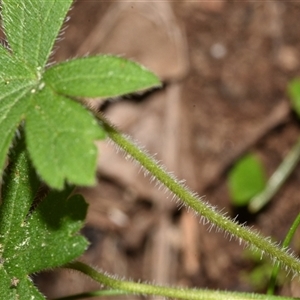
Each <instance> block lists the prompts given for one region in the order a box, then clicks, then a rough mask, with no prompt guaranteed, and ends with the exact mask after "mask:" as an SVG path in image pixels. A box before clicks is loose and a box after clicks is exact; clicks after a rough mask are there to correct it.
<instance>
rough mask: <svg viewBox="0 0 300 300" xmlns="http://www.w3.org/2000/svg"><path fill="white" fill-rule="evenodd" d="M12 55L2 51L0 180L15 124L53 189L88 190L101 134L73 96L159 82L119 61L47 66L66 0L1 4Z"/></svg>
mask: <svg viewBox="0 0 300 300" xmlns="http://www.w3.org/2000/svg"><path fill="white" fill-rule="evenodd" d="M1 3H2V6H1V8H2V10H1V18H2V25H3V29H4V31H5V33H6V37H7V41H8V47H9V50H8V49H6V48H5V47H4V46H2V45H0V66H1V68H0V136H1V139H0V175H1V172H2V170H3V167H4V162H5V159H6V156H7V153H8V149H9V147H10V146H11V144H12V140H13V138H14V135H15V133H16V130H17V128H18V127H19V126H20V124H22V126H23V124H25V136H26V146H27V149H28V153H29V156H30V158H31V160H32V162H33V165H34V167H35V168H36V171H37V173H38V174H39V176H40V177H41V178H42V179H43V180H44V181H45V182H46V183H47V184H48V185H49V186H51V187H52V188H56V189H59V190H60V189H63V187H64V185H65V183H66V182H68V183H71V184H76V185H93V184H94V183H95V171H96V160H97V151H96V146H95V141H96V140H99V139H103V138H105V131H104V130H103V128H102V127H101V126H100V125H99V124H98V122H97V121H96V120H95V118H94V116H93V115H92V114H91V113H90V112H89V111H88V110H87V108H86V107H84V106H83V105H82V104H79V103H76V102H75V100H74V99H70V97H72V98H76V97H77V98H78V97H88V98H97V97H114V96H118V95H121V94H126V93H131V92H134V91H140V90H143V89H146V88H150V87H153V86H159V85H160V83H159V80H158V78H157V77H156V76H155V75H153V74H152V73H151V72H149V71H148V70H146V69H144V68H143V67H141V66H139V65H137V64H136V63H134V62H130V61H127V60H125V59H123V58H120V57H112V56H105V55H103V56H96V57H90V58H88V57H87V58H81V59H74V60H70V61H67V62H63V63H60V64H57V65H54V66H52V67H50V68H48V69H47V68H46V64H47V62H48V60H49V56H50V54H51V50H52V47H53V44H54V42H55V38H56V37H57V35H58V33H59V30H60V28H61V26H62V24H63V21H64V18H65V15H66V14H67V12H68V10H69V8H70V6H71V4H72V1H71V0H64V1H59V0H50V1H41V0H26V1H25V0H2V2H1Z"/></svg>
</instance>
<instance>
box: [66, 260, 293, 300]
mask: <svg viewBox="0 0 300 300" xmlns="http://www.w3.org/2000/svg"><path fill="white" fill-rule="evenodd" d="M64 267H66V268H69V269H73V270H77V271H79V272H82V273H84V274H86V275H88V276H89V277H91V278H93V279H94V280H96V281H97V282H99V283H101V284H104V285H105V286H107V287H110V288H112V289H116V290H123V291H128V292H129V293H131V294H138V295H157V296H163V297H170V298H176V299H187V300H228V299H231V300H266V297H268V300H291V299H292V298H289V297H279V296H266V295H261V294H250V293H237V292H227V291H226V292H225V291H216V290H207V289H187V288H172V287H163V286H158V285H152V284H145V283H135V282H132V281H123V280H119V279H116V278H113V277H112V276H108V275H106V274H104V273H102V272H98V271H96V270H94V269H93V268H91V267H90V266H88V265H86V264H84V263H82V262H72V263H69V264H67V265H65V266H64Z"/></svg>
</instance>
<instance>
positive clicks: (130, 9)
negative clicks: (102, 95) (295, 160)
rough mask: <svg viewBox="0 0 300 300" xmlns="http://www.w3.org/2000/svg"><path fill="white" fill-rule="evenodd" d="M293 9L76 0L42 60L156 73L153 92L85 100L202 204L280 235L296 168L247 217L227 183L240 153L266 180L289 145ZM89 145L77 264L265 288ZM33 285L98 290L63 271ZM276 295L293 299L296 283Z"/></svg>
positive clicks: (284, 5)
mask: <svg viewBox="0 0 300 300" xmlns="http://www.w3.org/2000/svg"><path fill="white" fill-rule="evenodd" d="M299 15H300V2H286V1H276V0H274V1H270V2H264V1H246V0H245V1H225V0H224V1H222V0H219V1H185V0H181V1H144V2H138V1H100V0H99V1H89V0H81V1H75V2H74V7H73V9H72V11H71V12H70V13H69V16H70V20H69V21H68V22H67V23H66V27H65V30H64V35H63V36H62V37H63V38H62V39H60V40H59V41H58V42H57V45H56V48H57V50H56V52H55V55H54V56H53V61H57V62H59V61H61V60H65V59H70V58H74V57H81V56H85V55H89V54H107V53H110V54H117V55H121V56H123V57H126V58H129V59H133V60H135V61H137V62H139V63H141V64H143V65H145V66H146V67H147V68H149V69H151V70H152V71H154V72H155V73H156V74H157V75H158V76H159V77H160V78H161V80H162V82H163V83H164V85H163V88H162V89H160V90H153V91H150V92H147V93H145V94H138V95H129V96H126V97H122V98H118V99H105V100H104V99H97V100H94V101H92V102H91V103H92V104H93V106H94V107H96V108H97V109H100V110H102V111H103V112H104V113H105V115H106V116H107V117H108V118H109V119H110V120H111V121H112V122H113V123H115V124H116V125H117V126H118V127H119V128H120V130H122V131H123V132H124V133H126V134H129V135H131V136H132V137H133V138H134V139H136V140H138V142H139V144H140V145H142V146H143V147H145V148H146V149H147V150H148V152H149V153H151V154H152V155H155V157H156V158H157V159H158V160H160V161H161V162H162V163H163V164H164V165H165V166H166V167H167V169H168V170H169V171H170V172H172V173H174V174H175V175H176V176H177V177H178V178H179V179H185V180H186V184H187V185H188V186H189V187H190V188H191V189H192V190H194V191H196V192H197V193H198V194H199V195H200V196H204V195H205V197H206V200H207V201H208V202H210V203H211V204H212V205H216V206H218V208H219V209H223V211H224V212H225V211H226V212H228V215H230V216H232V217H235V216H236V215H238V217H237V220H238V221H239V222H241V223H244V222H247V224H248V225H249V226H253V227H254V228H256V229H258V230H259V231H260V232H262V233H263V234H264V235H267V236H272V237H273V238H274V239H276V240H278V241H281V240H282V239H283V238H284V236H285V234H286V231H287V230H288V228H289V226H290V224H291V222H292V220H293V219H294V218H295V217H296V215H297V213H298V212H299V208H300V205H299V203H300V202H299V192H298V186H299V179H300V170H299V168H296V170H295V171H294V172H293V174H292V175H291V177H290V178H289V179H288V181H287V183H286V184H285V185H284V187H283V188H282V189H281V190H280V191H279V192H278V193H277V195H276V196H275V197H274V199H273V200H272V202H271V203H270V204H269V205H268V206H267V207H266V208H265V209H263V210H261V211H260V212H258V213H257V214H254V215H253V214H252V215H251V214H249V213H248V212H247V210H246V209H243V208H237V207H235V206H233V205H232V204H231V203H232V202H231V201H230V195H229V191H228V185H227V176H228V171H229V170H230V168H231V167H232V165H233V164H234V163H235V162H236V161H237V159H239V158H240V157H241V156H242V155H244V154H245V153H248V152H253V153H255V154H256V155H257V156H258V157H259V158H260V159H261V161H262V162H263V164H264V166H265V168H266V172H267V174H268V175H271V174H272V173H273V172H274V170H275V169H276V168H277V166H278V165H279V164H280V162H281V161H282V159H283V158H284V157H285V155H286V154H287V152H288V151H289V150H290V148H291V147H292V145H293V144H294V143H295V141H296V140H297V138H298V135H299V132H300V130H299V128H300V127H299V121H298V119H297V117H296V115H295V114H294V113H293V112H292V109H291V107H290V104H289V101H288V97H287V93H286V89H287V84H288V82H289V81H290V80H291V79H293V78H294V77H296V76H299V70H300V55H299V53H300V52H299V51H300V36H299V33H300V20H299ZM78 124H79V126H80V120H78ZM98 146H99V162H98V173H97V178H98V184H97V186H95V187H93V188H82V189H79V191H80V192H82V193H83V194H84V196H85V197H86V199H87V201H88V202H89V203H90V207H89V212H88V218H87V222H86V226H85V228H84V229H83V234H85V236H86V237H87V238H88V239H89V241H90V243H91V245H90V247H89V249H88V250H87V252H86V254H85V255H84V256H83V257H82V260H83V261H85V262H87V263H89V264H91V265H93V266H97V267H99V268H101V269H103V270H105V271H107V272H109V273H111V274H116V275H118V276H119V277H122V278H123V277H126V278H131V279H133V280H135V281H138V280H142V281H147V282H155V283H158V284H165V285H172V286H174V285H177V286H187V287H204V288H215V289H228V290H235V291H247V292H252V291H255V292H265V289H266V285H267V280H268V276H269V275H270V264H269V262H268V261H264V260H260V259H258V260H257V258H256V256H255V255H254V254H251V253H250V252H249V251H248V250H247V249H245V248H244V247H243V246H239V243H238V242H236V241H229V240H228V239H226V238H225V237H224V234H222V233H216V232H215V231H211V232H209V231H208V230H207V228H208V227H207V226H204V225H203V224H202V223H200V222H199V218H197V217H195V216H194V214H193V213H191V212H190V213H189V212H187V211H186V210H185V209H179V208H178V204H176V202H175V201H174V200H172V197H171V195H170V194H169V193H168V192H166V191H165V190H164V189H161V190H158V188H157V186H156V185H155V183H150V180H149V178H148V177H144V175H143V172H142V171H141V170H140V168H139V166H137V165H136V164H135V163H133V162H132V161H131V160H130V159H128V158H127V157H124V155H122V154H121V153H118V152H117V151H116V149H115V148H114V147H113V145H112V144H111V143H107V142H101V143H99V144H98ZM299 238H300V234H299V233H297V236H296V238H295V240H294V243H293V245H292V247H293V249H294V251H295V252H296V253H299V251H300V243H299ZM35 281H36V282H37V284H38V286H39V288H40V289H41V290H42V291H43V292H44V293H45V294H46V295H47V296H48V297H49V298H50V299H52V298H56V297H62V296H65V295H69V294H74V293H79V292H83V291H90V290H96V289H98V288H99V286H98V285H97V284H95V283H93V282H92V281H91V280H89V279H86V278H85V276H84V275H81V274H77V273H75V272H70V271H58V272H49V273H48V272H45V273H42V274H40V275H39V276H37V277H36V278H35ZM277 293H278V294H281V295H286V296H299V295H300V285H299V282H298V281H297V280H290V279H289V280H287V281H286V283H283V284H281V285H279V286H278V288H277ZM99 299H100V298H99ZM101 299H105V298H101ZM107 299H150V297H149V298H146V297H133V296H130V297H115V298H113V297H110V298H107ZM151 299H154V297H153V298H151ZM155 299H158V298H155Z"/></svg>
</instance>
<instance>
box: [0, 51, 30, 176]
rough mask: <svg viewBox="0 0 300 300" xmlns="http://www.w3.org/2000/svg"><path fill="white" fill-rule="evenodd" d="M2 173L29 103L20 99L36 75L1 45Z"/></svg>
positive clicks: (0, 163) (0, 161)
mask: <svg viewBox="0 0 300 300" xmlns="http://www.w3.org/2000/svg"><path fill="white" fill-rule="evenodd" d="M0 66H1V68H0V129H1V139H0V175H1V171H2V170H3V166H4V162H5V158H6V155H7V152H8V149H9V147H10V145H11V142H12V139H13V136H14V134H15V131H16V129H17V127H18V126H19V124H20V122H21V121H22V119H23V118H24V113H25V111H26V110H27V106H28V103H26V102H21V101H20V99H22V98H23V96H24V95H25V94H26V93H28V92H29V91H30V89H31V88H32V86H33V84H34V76H33V75H32V73H31V72H30V71H28V69H27V68H26V66H24V65H23V64H20V63H19V61H18V60H17V59H16V58H15V57H13V56H11V55H10V54H9V53H8V51H7V50H6V49H4V48H3V47H1V46H0Z"/></svg>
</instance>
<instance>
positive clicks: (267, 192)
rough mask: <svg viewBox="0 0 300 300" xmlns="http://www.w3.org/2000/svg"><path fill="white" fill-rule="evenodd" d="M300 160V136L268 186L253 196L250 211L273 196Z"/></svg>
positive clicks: (257, 209) (255, 209)
mask: <svg viewBox="0 0 300 300" xmlns="http://www.w3.org/2000/svg"><path fill="white" fill-rule="evenodd" d="M299 160H300V138H299V139H298V141H297V143H296V144H295V145H294V147H293V148H292V150H291V151H290V152H289V153H288V155H287V156H286V157H285V159H284V160H283V162H282V163H281V164H280V166H279V167H278V169H277V170H276V171H275V172H274V174H273V175H272V176H271V177H270V179H269V181H268V183H267V186H266V188H265V189H264V190H263V191H262V192H261V193H259V194H258V195H256V196H255V197H253V199H252V200H251V201H250V204H249V207H248V208H249V211H251V212H252V213H256V212H258V211H259V210H260V209H261V208H263V207H264V206H265V205H266V204H267V203H268V202H269V201H270V200H271V198H272V197H273V196H274V195H275V194H276V193H277V192H278V191H279V189H280V188H281V187H282V185H283V184H284V183H285V181H286V180H287V178H288V177H289V176H290V174H291V173H292V172H293V170H294V169H295V167H296V166H297V164H298V162H299Z"/></svg>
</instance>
